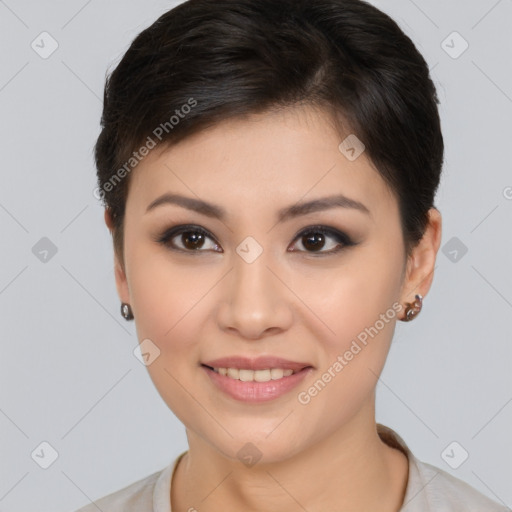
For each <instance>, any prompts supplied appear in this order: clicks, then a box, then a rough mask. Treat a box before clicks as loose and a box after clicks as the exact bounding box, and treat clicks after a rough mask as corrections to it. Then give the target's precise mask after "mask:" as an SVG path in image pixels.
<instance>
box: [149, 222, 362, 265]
mask: <svg viewBox="0 0 512 512" xmlns="http://www.w3.org/2000/svg"><path fill="white" fill-rule="evenodd" d="M187 232H189V233H200V234H202V235H204V236H206V237H208V238H210V239H212V240H213V241H214V242H215V244H216V245H218V243H217V241H216V240H215V238H213V237H212V236H211V234H210V233H209V232H208V231H206V230H205V229H203V228H201V227H200V226H194V225H180V226H174V227H172V228H169V229H167V230H165V231H164V233H162V234H161V235H160V236H158V237H156V242H158V243H159V244H162V245H164V246H165V247H166V248H168V249H170V250H172V251H176V252H183V253H187V254H191V255H192V254H193V255H195V253H202V252H207V251H206V250H201V249H198V250H190V249H182V248H180V247H176V246H173V244H171V243H170V242H171V241H172V239H173V238H175V237H176V236H178V235H182V234H183V233H187ZM317 233H321V234H322V235H325V236H330V237H333V238H334V239H335V240H336V241H337V242H338V244H342V245H340V246H338V247H336V248H335V249H331V250H329V251H320V252H315V251H301V250H293V251H290V252H304V253H306V254H308V255H313V256H315V257H318V256H320V257H321V256H330V255H334V254H337V253H339V252H340V251H342V250H343V249H345V248H347V247H352V246H354V245H357V244H356V243H355V242H353V241H352V239H351V238H350V237H349V236H348V235H347V234H346V233H343V232H341V231H338V230H337V229H333V228H329V227H327V226H308V227H307V228H305V229H303V230H302V231H299V233H297V234H296V235H295V238H294V240H297V239H298V238H300V237H303V236H305V235H311V234H317Z"/></svg>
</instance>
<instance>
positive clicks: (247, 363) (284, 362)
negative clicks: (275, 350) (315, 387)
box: [203, 356, 312, 371]
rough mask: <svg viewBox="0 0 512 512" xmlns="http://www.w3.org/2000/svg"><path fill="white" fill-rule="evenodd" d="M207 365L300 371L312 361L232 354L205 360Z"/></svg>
mask: <svg viewBox="0 0 512 512" xmlns="http://www.w3.org/2000/svg"><path fill="white" fill-rule="evenodd" d="M203 364H204V365H205V366H210V367H211V368H239V369H240V368H245V369H247V370H266V369H267V368H283V370H294V371H299V370H302V369H303V368H306V367H308V366H312V365H311V364H310V363H301V362H296V361H290V360H288V359H282V358H281V357H275V356H260V357H257V358H255V359H250V358H248V357H244V356H230V357H222V358H220V359H213V360H211V361H204V362H203Z"/></svg>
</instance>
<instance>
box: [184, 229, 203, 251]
mask: <svg viewBox="0 0 512 512" xmlns="http://www.w3.org/2000/svg"><path fill="white" fill-rule="evenodd" d="M204 241H205V235H203V234H202V233H199V232H198V231H184V232H183V233H182V234H181V242H182V244H183V245H184V247H185V249H190V250H197V249H201V247H202V246H203V245H204Z"/></svg>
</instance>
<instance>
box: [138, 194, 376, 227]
mask: <svg viewBox="0 0 512 512" xmlns="http://www.w3.org/2000/svg"><path fill="white" fill-rule="evenodd" d="M164 204H174V205H177V206H181V207H183V208H186V209H188V210H193V211H195V212H197V213H199V214H201V215H205V216H206V217H213V218H216V219H219V220H225V219H226V217H227V214H226V210H224V209H223V208H222V207H221V206H218V205H215V204H212V203H207V202H206V201H203V200H201V199H195V198H193V197H186V196H182V195H180V194H171V193H167V194H163V195H161V196H160V197H157V198H156V199H155V200H154V201H152V202H151V203H150V204H149V206H148V207H147V208H146V212H149V211H150V210H152V209H154V208H156V207H157V206H160V205H164ZM331 208H349V209H353V210H357V211H360V212H362V213H364V214H366V215H369V216H370V217H371V213H370V210H369V209H368V208H367V207H366V206H365V205H364V204H363V203H361V202H359V201H356V200H355V199H351V198H349V197H347V196H344V195H343V194H338V195H335V196H328V197H322V198H319V199H314V200H312V201H308V202H307V203H297V204H293V205H291V206H287V207H285V208H281V209H280V210H278V212H277V222H283V221H286V220H289V219H292V218H294V217H299V216H301V215H307V214H309V213H314V212H318V211H322V210H328V209H331Z"/></svg>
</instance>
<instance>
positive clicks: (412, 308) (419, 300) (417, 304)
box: [402, 294, 423, 322]
mask: <svg viewBox="0 0 512 512" xmlns="http://www.w3.org/2000/svg"><path fill="white" fill-rule="evenodd" d="M422 305H423V297H422V296H421V295H419V294H417V295H416V296H415V300H414V302H413V303H411V302H406V306H407V307H406V308H405V317H404V318H403V319H402V321H403V322H409V321H411V320H413V319H414V318H416V315H418V313H419V312H420V311H421V307H422Z"/></svg>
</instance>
